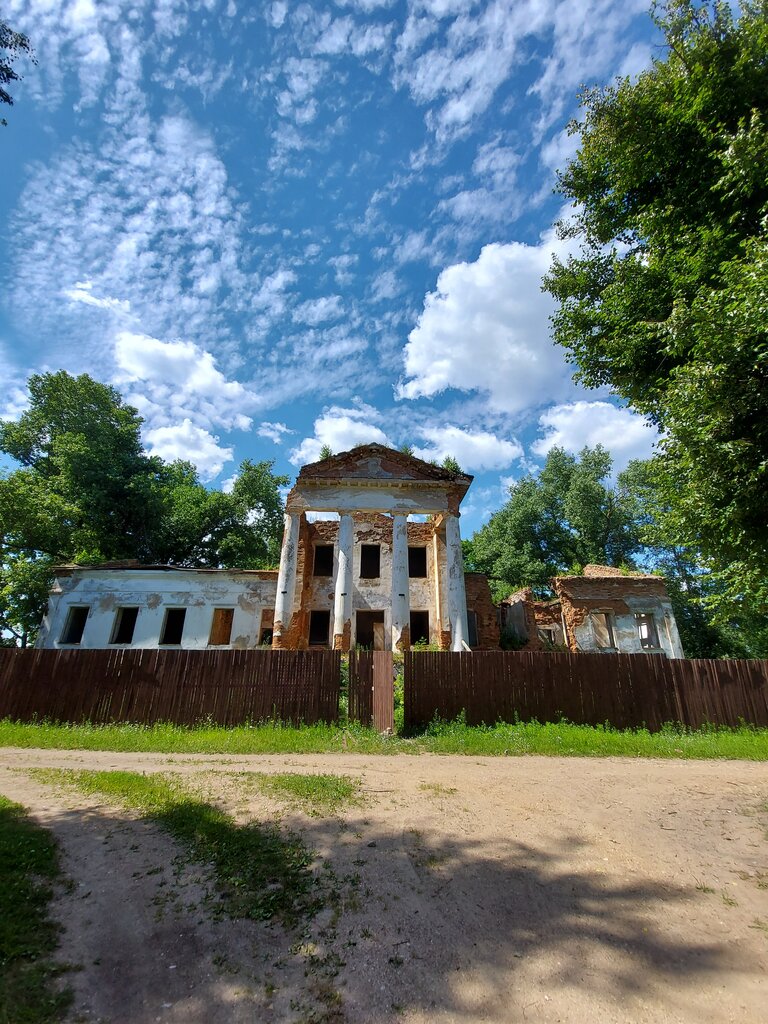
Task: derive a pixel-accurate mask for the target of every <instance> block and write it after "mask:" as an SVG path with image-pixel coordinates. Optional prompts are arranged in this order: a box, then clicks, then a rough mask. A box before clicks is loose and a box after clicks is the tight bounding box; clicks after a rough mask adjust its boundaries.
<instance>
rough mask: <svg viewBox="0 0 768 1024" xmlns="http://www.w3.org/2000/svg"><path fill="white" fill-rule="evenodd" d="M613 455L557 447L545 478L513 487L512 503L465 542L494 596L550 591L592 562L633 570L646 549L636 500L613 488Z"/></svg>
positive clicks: (530, 479) (468, 554) (470, 562)
mask: <svg viewBox="0 0 768 1024" xmlns="http://www.w3.org/2000/svg"><path fill="white" fill-rule="evenodd" d="M611 469H612V460H611V456H610V454H609V453H608V452H607V451H606V450H605V449H604V448H602V447H601V446H600V445H597V446H596V447H595V448H584V449H583V450H582V451H581V453H580V454H579V455H578V456H575V455H570V454H569V453H568V452H566V451H565V450H564V449H563V448H552V450H551V451H550V452H549V454H548V455H547V459H546V462H545V464H544V467H543V469H542V470H541V472H540V473H539V474H537V475H536V476H533V475H532V474H528V475H526V476H524V477H522V478H521V479H520V480H518V481H517V482H516V483H514V484H512V486H511V487H510V489H509V500H508V501H507V503H506V504H505V505H504V506H503V507H502V508H501V509H499V511H498V512H496V513H495V514H494V515H492V516H491V518H490V520H489V522H488V523H486V524H485V526H483V527H482V528H481V529H480V530H478V532H477V533H476V534H475V535H474V537H473V538H472V539H471V540H470V541H468V542H466V544H465V555H466V560H467V563H468V565H469V566H470V567H471V568H473V569H477V570H480V571H481V572H485V573H486V574H487V575H488V576H489V578H490V582H491V587H492V590H493V591H494V596H495V597H496V598H497V599H500V598H502V597H505V596H506V595H507V594H509V593H510V592H511V591H513V590H517V589H518V588H519V587H523V586H525V587H532V588H533V589H534V590H535V591H537V592H538V593H540V594H546V593H548V592H549V589H550V588H549V581H550V579H551V577H552V576H554V575H556V574H558V573H563V572H567V571H571V570H574V571H577V572H578V571H579V570H580V568H581V567H582V566H584V565H586V564H587V563H590V562H596V563H598V564H600V565H613V566H621V565H627V566H632V565H633V564H634V558H635V555H636V554H637V552H638V551H639V550H640V548H641V546H642V545H641V542H640V537H639V532H638V526H637V522H636V518H635V504H634V497H633V496H632V495H631V494H629V493H628V492H627V491H626V489H625V488H624V487H623V486H622V484H621V483H620V484H619V485H617V486H611V484H610V482H609V477H610V473H611Z"/></svg>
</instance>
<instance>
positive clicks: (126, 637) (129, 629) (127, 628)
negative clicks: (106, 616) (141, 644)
mask: <svg viewBox="0 0 768 1024" xmlns="http://www.w3.org/2000/svg"><path fill="white" fill-rule="evenodd" d="M138 617H139V609H138V608H118V609H117V612H116V614H115V624H114V626H113V627H112V636H111V638H110V641H109V642H110V643H111V644H129V643H131V642H132V640H133V631H134V630H135V629H136V619H137V618H138Z"/></svg>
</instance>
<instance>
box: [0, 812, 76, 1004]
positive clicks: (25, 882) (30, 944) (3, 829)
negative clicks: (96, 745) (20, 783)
mask: <svg viewBox="0 0 768 1024" xmlns="http://www.w3.org/2000/svg"><path fill="white" fill-rule="evenodd" d="M60 878H61V874H60V869H59V859H58V852H57V848H56V841H55V840H54V838H53V836H52V835H51V834H50V832H48V831H47V830H46V829H44V828H41V827H40V826H39V825H36V824H35V823H34V822H32V821H31V820H30V819H29V818H28V817H27V815H26V813H25V811H24V808H23V807H21V806H20V805H19V804H15V803H12V802H11V801H10V800H7V799H6V798H5V797H3V796H0V1024H49V1022H51V1024H52V1022H54V1021H60V1020H62V1018H63V1016H64V1013H65V1012H66V1010H67V1008H68V1007H69V1005H70V1003H71V1001H72V994H71V992H70V991H69V990H63V989H61V988H60V987H58V986H57V985H56V982H55V979H56V977H57V976H58V975H60V974H61V973H62V972H63V970H65V968H62V967H61V966H58V965H56V964H54V963H53V961H52V960H51V954H52V953H53V952H54V950H55V949H56V947H57V946H58V941H59V931H60V929H59V926H58V925H57V924H56V923H55V922H54V921H53V920H52V919H51V917H50V916H49V913H48V903H49V901H50V899H51V897H52V895H53V890H52V888H51V886H52V885H53V883H54V882H56V881H57V880H59V879H60Z"/></svg>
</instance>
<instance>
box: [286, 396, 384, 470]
mask: <svg viewBox="0 0 768 1024" xmlns="http://www.w3.org/2000/svg"><path fill="white" fill-rule="evenodd" d="M377 420H378V421H380V420H381V414H380V413H379V412H377V410H376V409H373V408H372V407H371V406H370V405H365V404H364V403H362V402H361V403H359V404H358V405H357V406H356V407H354V408H346V409H342V408H339V407H338V406H332V407H331V408H329V409H325V410H324V411H323V412H322V413H321V415H320V416H318V418H317V419H316V420H315V425H314V430H315V433H314V437H305V438H304V440H303V441H302V442H301V444H300V445H298V446H297V447H296V448H294V449H293V451H291V452H290V453H289V455H288V458H289V459H290V461H291V462H292V463H293V464H294V465H296V466H301V465H304V463H306V462H317V460H318V459H319V458H320V450H321V448H322V447H323V445H328V446H329V448H330V449H331V451H333V452H344V451H348V450H349V449H350V448H354V447H355V446H356V445H359V444H387V445H388V444H389V443H390V442H389V440H388V438H387V435H386V434H385V433H384V431H383V430H382V429H381V427H379V426H377V424H376V421H377Z"/></svg>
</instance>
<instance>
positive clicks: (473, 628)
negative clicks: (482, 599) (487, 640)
mask: <svg viewBox="0 0 768 1024" xmlns="http://www.w3.org/2000/svg"><path fill="white" fill-rule="evenodd" d="M467 629H468V631H469V640H468V641H467V642H468V643H469V646H470V647H479V646H480V641H479V640H478V638H477V612H472V611H470V610H469V609H467Z"/></svg>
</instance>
